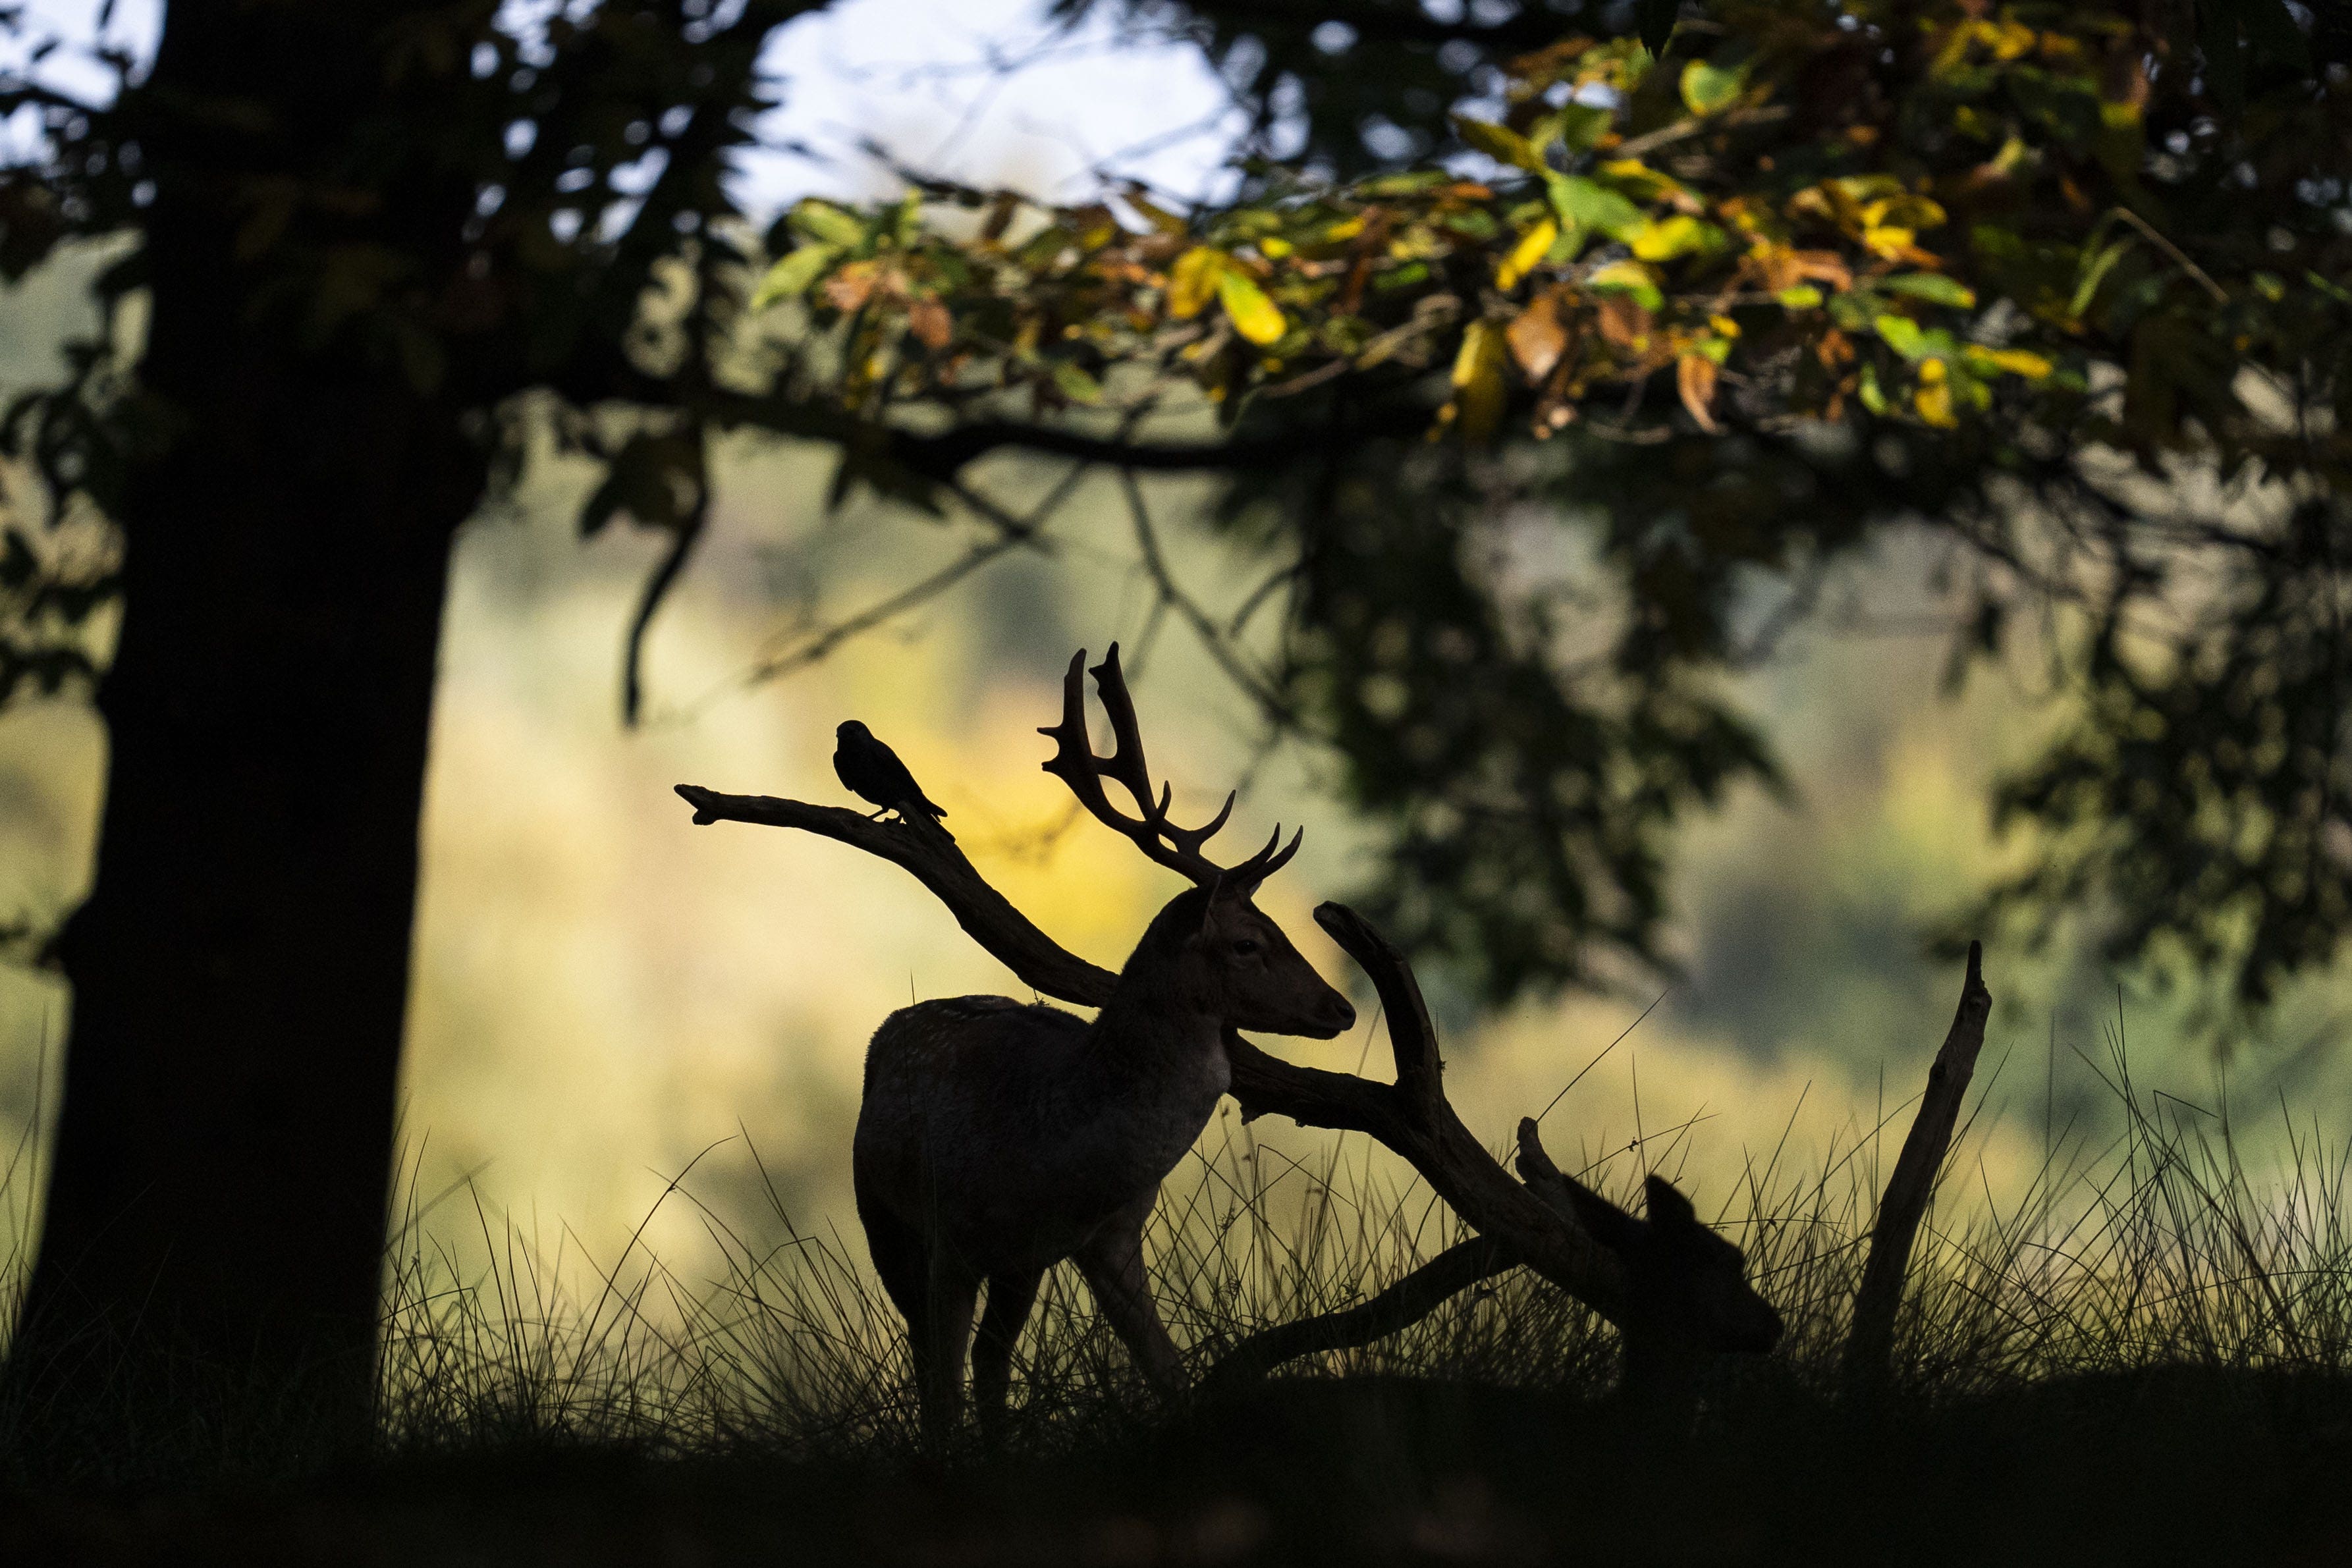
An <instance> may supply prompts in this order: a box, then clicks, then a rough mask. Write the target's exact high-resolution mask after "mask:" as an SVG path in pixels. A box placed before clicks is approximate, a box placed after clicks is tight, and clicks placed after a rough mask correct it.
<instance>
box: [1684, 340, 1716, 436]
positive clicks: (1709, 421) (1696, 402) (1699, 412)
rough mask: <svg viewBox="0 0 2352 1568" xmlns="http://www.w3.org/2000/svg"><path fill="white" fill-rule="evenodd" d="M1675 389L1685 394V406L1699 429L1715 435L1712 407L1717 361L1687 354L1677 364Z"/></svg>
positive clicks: (1704, 356) (1703, 355)
mask: <svg viewBox="0 0 2352 1568" xmlns="http://www.w3.org/2000/svg"><path fill="white" fill-rule="evenodd" d="M1675 390H1676V391H1678V392H1681V393H1682V394H1683V406H1684V407H1685V408H1686V409H1688V410H1690V416H1691V417H1692V418H1693V419H1695V420H1696V421H1698V427H1699V428H1700V429H1701V430H1704V431H1706V433H1707V434H1709V435H1712V434H1715V431H1716V423H1715V414H1714V412H1713V409H1712V406H1711V405H1712V404H1713V403H1714V402H1715V361H1713V360H1710V359H1708V358H1707V357H1706V355H1705V354H1685V355H1684V356H1683V357H1682V358H1681V359H1680V360H1679V361H1676V362H1675Z"/></svg>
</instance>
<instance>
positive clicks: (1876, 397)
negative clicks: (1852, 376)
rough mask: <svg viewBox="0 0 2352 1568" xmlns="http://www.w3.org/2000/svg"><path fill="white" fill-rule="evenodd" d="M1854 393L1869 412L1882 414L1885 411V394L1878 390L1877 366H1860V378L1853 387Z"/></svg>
mask: <svg viewBox="0 0 2352 1568" xmlns="http://www.w3.org/2000/svg"><path fill="white" fill-rule="evenodd" d="M1854 395H1855V396H1856V397H1859V398H1860V399H1861V400H1862V406H1863V407H1864V408H1866V409H1868V410H1869V411H1870V412H1871V413H1881V414H1883V413H1885V412H1886V394H1885V392H1882V391H1880V390H1879V385H1878V367H1877V366H1875V365H1864V366H1863V367H1862V380H1861V381H1860V382H1859V383H1857V384H1856V386H1855V387H1854Z"/></svg>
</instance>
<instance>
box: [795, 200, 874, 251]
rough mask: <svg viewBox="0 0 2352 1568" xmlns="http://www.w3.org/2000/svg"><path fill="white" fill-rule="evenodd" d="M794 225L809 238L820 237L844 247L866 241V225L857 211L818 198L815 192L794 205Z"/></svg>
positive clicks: (827, 242)
mask: <svg viewBox="0 0 2352 1568" xmlns="http://www.w3.org/2000/svg"><path fill="white" fill-rule="evenodd" d="M792 223H793V227H794V228H796V229H798V230H800V231H801V233H803V234H804V235H808V236H809V237H810V238H811V239H816V240H823V241H824V243H825V244H827V245H837V246H841V247H842V248H843V249H845V250H846V249H848V248H849V247H851V246H858V245H863V244H864V243H865V242H866V225H865V224H864V223H863V222H861V221H860V220H859V219H858V216H857V214H855V213H852V212H847V211H845V210H844V209H842V208H840V207H836V206H835V205H834V204H832V203H831V202H820V201H818V200H817V199H816V198H815V197H814V196H810V197H807V198H805V199H804V200H803V201H802V202H801V203H800V204H798V205H797V206H795V207H793V217H792Z"/></svg>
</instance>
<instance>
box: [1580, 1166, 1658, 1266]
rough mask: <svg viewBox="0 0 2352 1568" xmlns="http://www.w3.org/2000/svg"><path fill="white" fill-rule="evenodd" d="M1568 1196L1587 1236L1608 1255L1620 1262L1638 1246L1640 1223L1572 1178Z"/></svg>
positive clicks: (1640, 1231)
mask: <svg viewBox="0 0 2352 1568" xmlns="http://www.w3.org/2000/svg"><path fill="white" fill-rule="evenodd" d="M1568 1196H1569V1200H1570V1202H1571V1203H1573V1204H1574V1205H1575V1206H1576V1218H1577V1219H1578V1220H1579V1221H1580V1223H1581V1224H1582V1225H1583V1227H1584V1228H1585V1231H1586V1233H1587V1234H1589V1235H1590V1236H1591V1238H1592V1239H1594V1240H1595V1241H1598V1242H1600V1243H1601V1245H1602V1246H1603V1247H1606V1248H1607V1249H1609V1250H1610V1251H1612V1252H1614V1253H1616V1254H1617V1255H1618V1256H1619V1257H1621V1258H1622V1257H1625V1256H1627V1255H1629V1254H1630V1253H1631V1252H1632V1251H1633V1249H1634V1247H1636V1246H1637V1245H1639V1244H1640V1242H1641V1239H1642V1222H1641V1221H1640V1220H1638V1219H1636V1218H1633V1216H1632V1215H1630V1214H1628V1213H1626V1212H1625V1211H1624V1210H1623V1209H1622V1208H1620V1207H1617V1206H1616V1205H1615V1204H1613V1203H1612V1202H1610V1201H1609V1200H1608V1199H1607V1198H1605V1197H1601V1195H1600V1194H1599V1193H1597V1192H1594V1191H1593V1190H1592V1189H1591V1187H1589V1186H1585V1185H1584V1184H1583V1183H1582V1182H1580V1181H1578V1180H1577V1179H1576V1178H1575V1177H1573V1176H1570V1177H1569V1178H1568Z"/></svg>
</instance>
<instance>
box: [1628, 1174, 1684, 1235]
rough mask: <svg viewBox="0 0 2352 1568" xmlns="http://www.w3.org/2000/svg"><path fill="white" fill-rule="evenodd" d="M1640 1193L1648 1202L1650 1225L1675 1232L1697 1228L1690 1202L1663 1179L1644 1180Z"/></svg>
mask: <svg viewBox="0 0 2352 1568" xmlns="http://www.w3.org/2000/svg"><path fill="white" fill-rule="evenodd" d="M1642 1191H1643V1194H1644V1195H1646V1196H1647V1197H1648V1198H1649V1200H1650V1213H1649V1220H1650V1223H1651V1224H1653V1225H1657V1226H1666V1227H1671V1228H1674V1229H1676V1230H1688V1229H1691V1228H1694V1227H1696V1226H1697V1224H1698V1211H1697V1210H1696V1209H1695V1208H1693V1207H1691V1200H1690V1199H1688V1198H1686V1197H1684V1196H1683V1195H1682V1194H1681V1193H1680V1192H1679V1191H1677V1190H1676V1189H1675V1184H1674V1183H1672V1182H1670V1181H1668V1180H1667V1179H1666V1178H1665V1177H1664V1176H1649V1177H1646V1178H1644V1179H1643V1183H1642Z"/></svg>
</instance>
